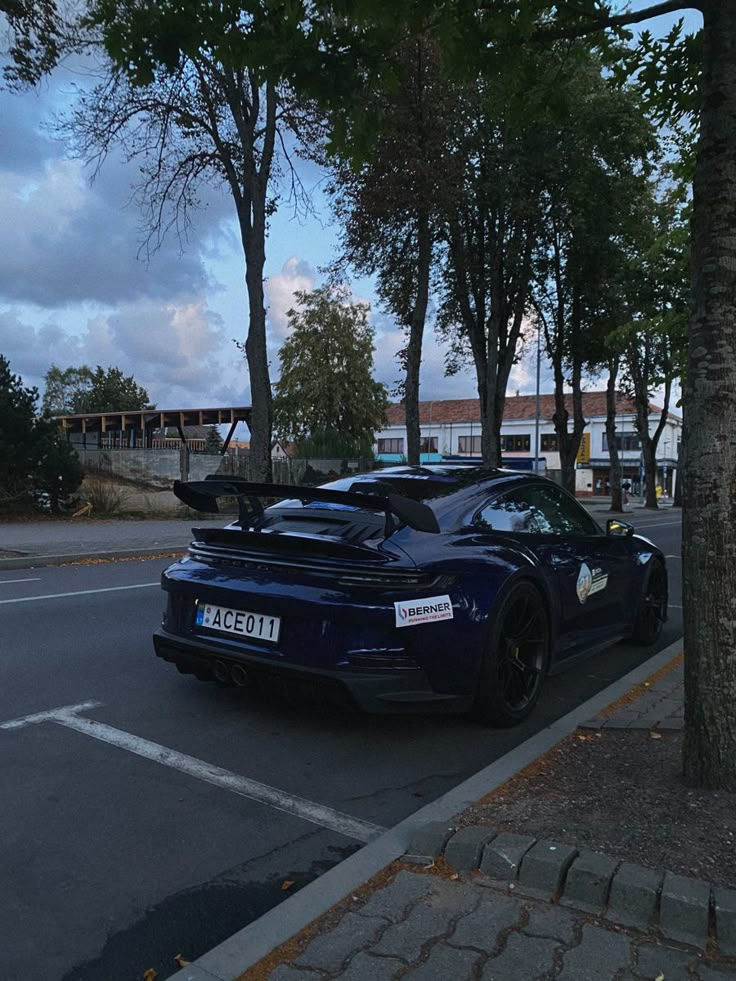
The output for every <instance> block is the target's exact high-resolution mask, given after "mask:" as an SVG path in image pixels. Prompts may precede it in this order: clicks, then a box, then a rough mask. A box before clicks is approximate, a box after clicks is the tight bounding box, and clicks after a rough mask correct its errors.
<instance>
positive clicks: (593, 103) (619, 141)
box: [533, 49, 656, 493]
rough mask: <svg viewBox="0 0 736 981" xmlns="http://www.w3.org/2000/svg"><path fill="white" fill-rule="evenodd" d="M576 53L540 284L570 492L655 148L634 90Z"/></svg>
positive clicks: (546, 208)
mask: <svg viewBox="0 0 736 981" xmlns="http://www.w3.org/2000/svg"><path fill="white" fill-rule="evenodd" d="M578 57H579V59H580V67H579V70H578V73H577V75H576V76H575V77H574V78H573V79H572V80H571V82H570V85H569V89H568V93H567V96H568V102H569V107H570V109H569V112H568V113H567V114H566V115H565V116H564V117H562V118H561V119H560V120H559V122H558V123H557V125H555V126H553V125H550V126H549V128H548V132H549V147H548V151H547V152H548V154H549V157H550V158H551V160H550V166H549V167H548V169H547V173H546V174H545V176H544V190H543V195H542V214H543V220H544V225H543V233H542V237H541V240H540V243H539V248H538V249H537V254H536V256H535V259H536V261H535V276H534V286H533V302H534V305H535V308H536V311H537V314H538V316H539V318H540V319H541V321H542V324H543V328H544V337H545V347H546V351H547V357H548V358H549V360H550V362H551V364H552V369H553V374H554V390H555V412H554V415H553V421H554V424H555V432H556V433H557V441H558V446H559V450H560V466H561V472H562V483H563V486H565V487H566V488H567V490H569V491H570V493H574V492H575V463H576V459H577V455H578V450H579V447H580V440H581V438H582V435H583V431H584V429H585V425H586V420H585V417H584V415H583V398H582V386H583V378H584V372H585V371H586V369H587V371H590V370H596V369H598V368H599V367H600V366H601V365H602V364H605V363H606V362H607V361H608V352H607V351H606V348H605V336H606V334H607V333H608V331H609V330H610V322H609V311H608V309H607V307H608V304H609V301H610V295H609V294H610V285H611V281H612V280H614V279H615V278H616V277H617V276H618V268H617V267H618V266H620V265H621V264H623V263H625V262H626V255H625V253H624V251H623V249H622V247H621V241H622V238H623V237H624V234H625V230H626V227H627V225H628V224H630V223H631V218H632V211H636V209H637V207H638V205H637V199H638V196H639V194H640V192H641V189H642V186H646V184H645V179H644V176H643V175H645V173H646V170H647V169H648V166H649V157H650V155H651V154H652V153H653V152H654V150H655V148H656V140H655V137H654V131H653V127H652V125H651V123H649V122H648V121H647V120H646V119H645V117H644V113H643V111H642V108H641V105H640V102H639V100H638V99H637V98H636V97H635V94H634V92H633V90H632V89H631V88H629V87H626V86H623V87H622V86H619V85H617V84H614V82H613V81H612V80H610V79H609V78H605V77H604V76H603V73H602V69H603V66H602V64H601V62H600V60H599V59H597V58H595V57H592V56H591V55H590V54H589V53H588V52H587V51H586V50H585V49H583V50H582V51H581V52H580V54H579V56H578ZM568 388H569V389H570V394H567V392H568ZM569 406H570V407H571V409H572V412H570V408H569Z"/></svg>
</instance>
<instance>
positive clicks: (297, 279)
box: [264, 256, 317, 347]
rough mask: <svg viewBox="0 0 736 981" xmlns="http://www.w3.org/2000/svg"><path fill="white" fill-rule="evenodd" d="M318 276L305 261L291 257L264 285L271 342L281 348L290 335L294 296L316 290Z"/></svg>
mask: <svg viewBox="0 0 736 981" xmlns="http://www.w3.org/2000/svg"><path fill="white" fill-rule="evenodd" d="M316 278H317V275H316V273H315V271H314V269H312V267H311V266H310V265H309V263H308V262H306V261H305V260H303V259H298V258H297V257H296V256H291V257H290V258H289V259H287V260H286V262H285V263H284V265H283V266H282V268H281V272H280V273H274V275H272V276H269V277H268V278H267V279H266V282H265V284H264V290H265V294H266V304H267V306H268V328H269V340H270V342H271V344H273V345H275V346H279V347H280V346H281V344H282V343H283V342H284V341H285V340H286V337H287V335H288V333H289V317H288V313H289V310H292V309H294V308H295V307H296V306H297V303H296V297H295V296H294V294H295V293H296V292H297V291H303V292H309V291H310V290H312V289H314V286H315V282H316Z"/></svg>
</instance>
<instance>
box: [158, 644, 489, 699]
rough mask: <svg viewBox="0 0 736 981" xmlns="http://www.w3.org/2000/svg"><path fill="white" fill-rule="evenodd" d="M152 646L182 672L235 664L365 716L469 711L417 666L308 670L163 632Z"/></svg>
mask: <svg viewBox="0 0 736 981" xmlns="http://www.w3.org/2000/svg"><path fill="white" fill-rule="evenodd" d="M153 646H154V650H155V652H156V655H157V656H158V657H160V658H162V659H163V660H164V661H169V662H170V663H173V664H177V665H178V666H179V667H180V668H181V669H182V670H184V671H196V670H197V669H200V670H202V669H204V670H205V671H211V670H212V666H213V663H214V662H215V661H222V662H224V663H225V664H226V665H228V667H232V666H233V665H235V664H238V665H240V666H241V667H242V668H244V669H245V671H246V672H247V673H248V674H252V675H253V676H254V677H255V678H256V679H258V680H262V681H274V682H277V683H279V684H281V685H283V684H287V685H293V686H294V687H295V688H297V689H304V688H307V689H311V690H314V691H315V692H317V693H318V694H320V695H322V696H325V695H326V696H328V697H330V696H332V698H331V700H334V701H342V702H347V703H352V704H353V705H355V706H357V707H358V708H360V709H362V710H364V711H367V712H377V713H388V712H402V711H415V710H416V709H417V708H422V709H429V708H431V709H434V710H436V711H453V712H458V711H464V710H465V709H468V708H470V703H469V700H467V699H464V698H462V697H459V696H457V695H448V694H443V693H439V692H436V691H434V689H433V688H432V686H431V685H430V683H429V680H428V678H427V675H426V674H425V672H424V671H423V670H422V669H421V668H420V667H415V668H409V669H407V668H401V669H399V670H396V671H375V670H371V671H366V672H365V673H363V672H358V671H343V670H340V671H337V670H335V671H328V670H324V669H320V668H307V667H304V666H303V665H294V664H290V663H288V662H274V661H271V660H269V659H268V658H265V657H260V656H258V655H255V654H249V653H247V652H245V651H234V650H233V648H232V646H229V645H228V646H227V647H226V646H224V645H222V646H221V645H219V644H218V643H217V640H216V639H213V640H210V639H209V638H208V639H207V640H206V641H204V640H201V639H196V640H193V639H191V638H188V637H187V638H185V637H180V636H178V635H177V634H172V633H169V632H168V631H166V630H164V629H159V630H157V631H156V633H155V634H154V635H153Z"/></svg>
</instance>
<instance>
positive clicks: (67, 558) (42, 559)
mask: <svg viewBox="0 0 736 981" xmlns="http://www.w3.org/2000/svg"><path fill="white" fill-rule="evenodd" d="M186 550H187V547H186V545H181V544H179V545H157V546H156V547H155V548H153V547H149V548H116V549H108V550H106V551H103V552H69V553H67V554H66V555H17V556H14V557H13V558H12V559H0V572H2V571H3V569H42V568H44V567H45V566H55V565H67V564H68V563H70V562H84V561H87V560H88V559H138V558H140V559H144V558H146V557H147V556H152V557H153V556H156V555H161V554H162V553H169V552H176V553H180V554H181V555H183V554H184V553H185V552H186Z"/></svg>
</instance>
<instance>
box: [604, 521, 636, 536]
mask: <svg viewBox="0 0 736 981" xmlns="http://www.w3.org/2000/svg"><path fill="white" fill-rule="evenodd" d="M606 534H607V535H612V536H613V537H614V538H628V537H629V536H630V535H633V534H634V526H633V525H630V524H629V522H628V521H621V519H620V518H609V519H608V521H607V522H606Z"/></svg>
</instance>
